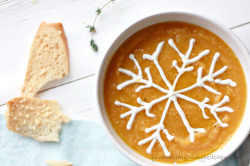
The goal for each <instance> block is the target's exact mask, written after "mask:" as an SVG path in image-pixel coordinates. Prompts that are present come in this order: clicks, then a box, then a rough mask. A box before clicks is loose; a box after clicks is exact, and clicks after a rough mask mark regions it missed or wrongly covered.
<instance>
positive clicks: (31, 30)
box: [0, 0, 250, 117]
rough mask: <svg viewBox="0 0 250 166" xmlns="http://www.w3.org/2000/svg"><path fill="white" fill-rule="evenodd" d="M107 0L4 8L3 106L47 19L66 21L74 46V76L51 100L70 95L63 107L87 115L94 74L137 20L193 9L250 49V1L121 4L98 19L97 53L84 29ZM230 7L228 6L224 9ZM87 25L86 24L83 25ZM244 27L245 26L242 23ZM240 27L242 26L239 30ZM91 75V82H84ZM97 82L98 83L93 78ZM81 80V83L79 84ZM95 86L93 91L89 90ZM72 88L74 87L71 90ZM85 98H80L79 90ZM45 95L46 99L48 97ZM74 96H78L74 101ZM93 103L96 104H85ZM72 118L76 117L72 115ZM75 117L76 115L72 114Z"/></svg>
mask: <svg viewBox="0 0 250 166" xmlns="http://www.w3.org/2000/svg"><path fill="white" fill-rule="evenodd" d="M105 2H106V1H104V0H101V1H99V0H74V1H70V0H53V1H49V0H40V1H38V3H32V2H31V1H28V0H26V1H23V0H12V1H7V3H1V5H0V59H1V60H0V78H1V81H0V105H3V104H4V103H5V102H6V101H7V100H9V99H10V98H13V97H15V96H18V95H19V94H20V90H19V88H20V87H21V86H22V83H23V79H24V74H25V70H26V65H27V61H28V54H29V49H30V46H31V43H32V40H33V38H34V35H35V33H36V31H37V28H38V26H39V24H40V22H42V21H44V20H45V21H48V22H57V21H60V22H62V23H63V25H64V28H65V32H66V35H67V38H68V42H69V50H70V76H68V77H66V78H64V79H62V80H59V81H54V82H52V83H50V84H48V85H46V86H45V87H44V88H43V90H46V89H49V88H53V87H55V88H54V89H53V90H52V89H51V90H48V91H45V92H46V96H47V97H50V96H52V97H53V96H58V97H60V96H61V92H62V90H65V89H68V91H64V94H63V96H64V95H65V96H69V98H67V97H62V98H60V102H62V103H68V105H69V107H70V105H73V104H75V106H71V108H69V107H68V106H67V107H66V106H65V108H64V106H63V109H65V110H67V112H68V111H69V110H72V111H73V112H78V111H80V112H82V111H86V110H91V109H93V108H92V107H91V108H88V106H86V105H85V104H84V103H85V101H84V100H81V99H84V98H88V96H92V95H93V91H94V87H91V85H92V83H93V82H91V81H89V80H91V77H88V76H91V75H93V74H94V73H95V71H96V67H97V64H98V62H99V61H100V60H101V58H102V57H103V54H104V52H105V51H106V49H107V48H108V47H109V45H110V43H111V42H112V41H113V40H114V39H115V38H116V37H117V36H118V35H119V34H120V33H121V32H122V31H123V30H124V29H125V28H126V27H128V26H129V25H131V24H132V23H134V22H136V21H137V20H138V19H141V18H143V17H146V16H148V15H151V14H155V13H160V12H165V11H176V10H181V11H190V12H194V13H200V14H205V15H209V16H211V17H214V18H216V19H217V20H220V21H221V22H223V23H224V24H226V25H227V26H228V27H237V28H235V29H234V31H235V32H236V33H237V35H239V36H240V38H242V40H243V41H244V43H245V44H246V45H247V47H248V48H250V40H249V39H248V36H250V32H249V28H250V27H249V25H248V24H246V25H244V24H245V23H248V22H249V21H250V10H249V7H250V1H249V0H234V1H227V0H220V1H218V0H209V1H199V0H189V1H186V0H176V1H171V0H154V1H153V0H137V1H133V0H126V1H122V0H117V1H116V2H115V4H111V5H109V7H108V8H106V9H104V10H103V12H102V14H101V15H100V17H99V19H98V21H97V34H96V35H95V38H96V41H97V43H98V45H99V48H100V51H99V53H98V54H96V53H93V52H92V50H91V48H90V47H89V41H90V34H89V32H88V31H87V29H85V26H86V25H87V24H89V23H92V21H93V19H94V16H95V10H96V9H97V7H98V6H101V5H102V4H104V3H105ZM225 4H226V5H225ZM83 22H84V23H83ZM242 24H243V26H240V25H242ZM238 26H239V27H238ZM85 77H86V78H85ZM92 81H93V80H92ZM76 82H77V83H76ZM83 85H85V86H86V87H91V88H90V89H88V88H86V87H84V86H83ZM69 87H70V88H69ZM80 91H81V92H82V94H78V92H80ZM45 92H43V93H41V95H43V94H45ZM70 98H74V101H71V100H70ZM86 101H87V102H88V105H89V103H93V102H94V100H86ZM70 114H71V113H70ZM71 115H72V116H73V117H74V115H73V114H71Z"/></svg>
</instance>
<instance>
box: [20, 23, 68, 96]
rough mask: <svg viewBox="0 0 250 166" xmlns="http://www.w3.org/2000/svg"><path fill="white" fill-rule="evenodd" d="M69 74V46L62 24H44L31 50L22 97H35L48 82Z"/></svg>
mask: <svg viewBox="0 0 250 166" xmlns="http://www.w3.org/2000/svg"><path fill="white" fill-rule="evenodd" d="M68 74H69V55H68V46H67V40H66V37H65V34H64V30H63V27H62V24H61V23H46V22H42V23H41V25H40V27H39V29H38V31H37V34H36V36H35V39H34V41H33V44H32V46H31V49H30V55H29V62H28V67H27V71H26V76H25V79H24V83H23V87H22V94H21V95H22V96H34V95H35V94H36V93H37V92H38V91H39V89H40V88H41V87H42V86H44V85H45V84H46V83H47V82H49V81H51V80H54V79H60V78H62V77H64V76H66V75H68Z"/></svg>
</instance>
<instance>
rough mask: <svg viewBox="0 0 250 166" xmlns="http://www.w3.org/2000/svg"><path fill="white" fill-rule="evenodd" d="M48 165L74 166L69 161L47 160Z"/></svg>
mask: <svg viewBox="0 0 250 166" xmlns="http://www.w3.org/2000/svg"><path fill="white" fill-rule="evenodd" d="M46 164H47V165H49V166H73V165H72V164H71V163H70V162H68V161H54V160H47V161H46Z"/></svg>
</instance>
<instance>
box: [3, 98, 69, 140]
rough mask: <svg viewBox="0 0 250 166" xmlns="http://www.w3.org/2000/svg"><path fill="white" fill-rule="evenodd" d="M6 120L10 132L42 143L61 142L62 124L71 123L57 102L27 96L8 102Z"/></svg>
mask: <svg viewBox="0 0 250 166" xmlns="http://www.w3.org/2000/svg"><path fill="white" fill-rule="evenodd" d="M5 119H6V124H7V128H8V129H9V130H11V131H13V132H16V133H18V134H21V135H23V136H26V137H32V138H34V139H35V140H38V141H41V142H42V141H53V142H59V132H60V130H61V123H62V122H64V123H68V122H69V121H70V120H69V118H68V117H67V116H66V115H64V114H63V113H62V112H61V109H60V106H59V104H58V103H57V101H55V100H42V99H38V98H33V97H25V96H22V97H17V98H14V99H11V100H10V101H8V102H7V111H6V114H5Z"/></svg>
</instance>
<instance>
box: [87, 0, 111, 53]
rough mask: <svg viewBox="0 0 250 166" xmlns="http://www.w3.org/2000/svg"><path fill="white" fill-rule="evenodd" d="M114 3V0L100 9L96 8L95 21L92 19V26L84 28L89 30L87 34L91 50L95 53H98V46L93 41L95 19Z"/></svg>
mask: <svg viewBox="0 0 250 166" xmlns="http://www.w3.org/2000/svg"><path fill="white" fill-rule="evenodd" d="M112 2H113V3H114V2H115V0H110V1H108V2H107V3H105V4H104V5H103V6H102V7H101V8H99V7H98V8H97V10H96V11H95V12H96V16H95V19H94V22H93V24H92V25H87V26H86V28H88V29H89V32H90V33H91V40H90V46H91V47H92V49H93V50H94V51H95V52H97V51H98V46H97V44H96V42H95V40H94V33H95V32H96V28H95V24H96V20H97V17H98V16H99V15H100V14H101V13H102V10H103V9H104V8H105V7H106V6H108V5H109V4H110V3H112Z"/></svg>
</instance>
